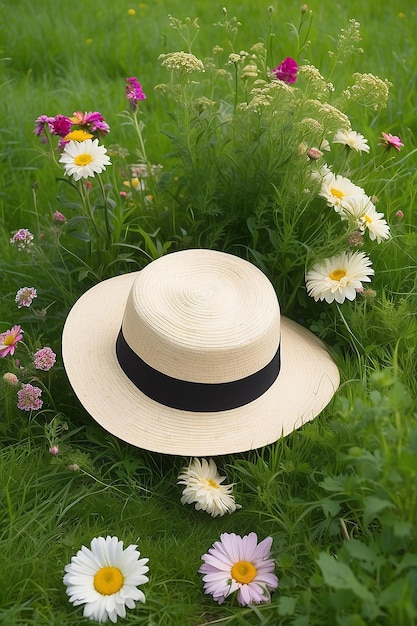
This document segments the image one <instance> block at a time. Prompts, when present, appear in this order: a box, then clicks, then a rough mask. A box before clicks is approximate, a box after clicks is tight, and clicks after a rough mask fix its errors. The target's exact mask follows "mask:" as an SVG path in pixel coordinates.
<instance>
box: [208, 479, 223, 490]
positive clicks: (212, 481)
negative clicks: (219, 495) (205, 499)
mask: <svg viewBox="0 0 417 626" xmlns="http://www.w3.org/2000/svg"><path fill="white" fill-rule="evenodd" d="M207 482H208V484H209V485H210V487H214V489H219V487H220V485H219V483H216V481H215V480H213V479H212V478H209V479H208V480H207Z"/></svg>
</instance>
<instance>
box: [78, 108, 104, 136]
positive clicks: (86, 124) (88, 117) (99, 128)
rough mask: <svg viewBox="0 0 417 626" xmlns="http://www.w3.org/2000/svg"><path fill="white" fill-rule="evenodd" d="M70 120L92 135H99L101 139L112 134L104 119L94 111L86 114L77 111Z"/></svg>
mask: <svg viewBox="0 0 417 626" xmlns="http://www.w3.org/2000/svg"><path fill="white" fill-rule="evenodd" d="M69 119H70V120H71V123H72V124H73V125H75V126H77V127H78V128H83V129H84V130H86V131H88V132H90V133H97V134H98V135H99V136H100V137H103V136H104V135H106V134H107V133H108V132H110V126H109V125H108V124H107V123H106V122H105V121H104V117H103V116H102V114H101V113H99V112H98V111H94V113H93V112H92V111H89V112H86V113H82V112H81V111H75V112H74V114H73V115H72V117H70V118H69Z"/></svg>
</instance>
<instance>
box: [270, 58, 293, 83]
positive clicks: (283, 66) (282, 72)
mask: <svg viewBox="0 0 417 626" xmlns="http://www.w3.org/2000/svg"><path fill="white" fill-rule="evenodd" d="M297 72H298V64H297V62H296V61H295V60H294V59H292V58H291V57H287V58H286V59H284V60H283V62H282V63H280V64H279V65H278V67H276V68H275V69H273V70H272V73H273V74H274V76H275V78H277V79H278V80H283V81H284V83H287V85H291V83H295V81H296V80H297Z"/></svg>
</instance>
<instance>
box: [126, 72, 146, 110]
mask: <svg viewBox="0 0 417 626" xmlns="http://www.w3.org/2000/svg"><path fill="white" fill-rule="evenodd" d="M126 98H127V99H128V101H129V102H130V104H131V106H132V108H133V110H134V111H136V108H137V106H138V102H139V101H140V100H145V99H146V96H145V94H144V93H143V89H142V85H141V84H140V82H139V81H138V79H137V78H135V76H132V78H126Z"/></svg>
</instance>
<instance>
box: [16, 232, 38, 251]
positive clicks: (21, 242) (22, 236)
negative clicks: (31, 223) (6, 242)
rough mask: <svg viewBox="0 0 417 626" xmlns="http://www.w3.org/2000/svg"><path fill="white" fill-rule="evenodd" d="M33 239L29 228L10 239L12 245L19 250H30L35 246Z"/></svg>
mask: <svg viewBox="0 0 417 626" xmlns="http://www.w3.org/2000/svg"><path fill="white" fill-rule="evenodd" d="M33 239H34V237H33V235H32V233H31V232H29V231H28V229H27V228H20V229H19V230H18V231H17V232H16V233H15V234H14V235H13V237H12V238H11V239H10V243H11V244H13V245H16V246H17V249H18V250H28V249H29V248H30V247H31V246H32V245H33V243H32V241H33Z"/></svg>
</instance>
